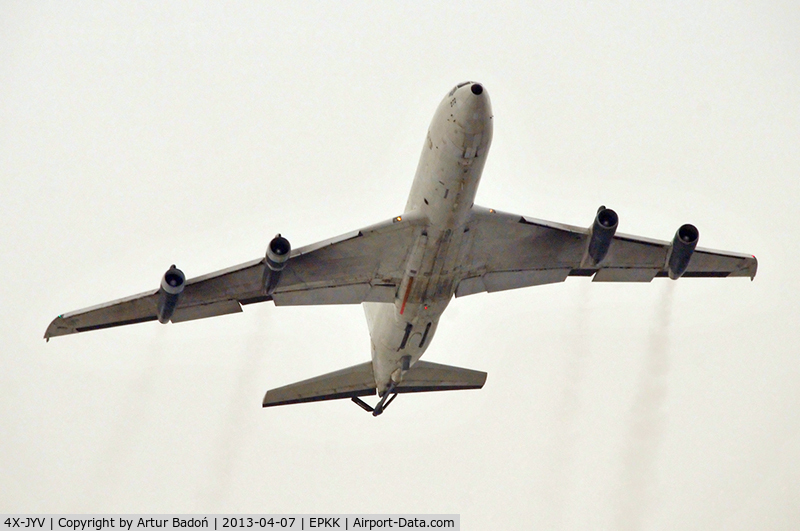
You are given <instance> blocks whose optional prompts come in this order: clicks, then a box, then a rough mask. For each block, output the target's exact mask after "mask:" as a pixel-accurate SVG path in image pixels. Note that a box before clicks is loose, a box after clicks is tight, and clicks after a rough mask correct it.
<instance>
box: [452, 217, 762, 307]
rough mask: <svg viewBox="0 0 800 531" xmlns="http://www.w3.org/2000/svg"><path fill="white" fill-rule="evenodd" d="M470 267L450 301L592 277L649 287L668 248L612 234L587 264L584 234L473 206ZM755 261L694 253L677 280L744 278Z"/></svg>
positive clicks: (744, 256)
mask: <svg viewBox="0 0 800 531" xmlns="http://www.w3.org/2000/svg"><path fill="white" fill-rule="evenodd" d="M468 227H469V234H470V238H471V240H472V243H471V245H472V247H471V264H470V265H469V266H468V267H467V270H466V271H465V273H464V275H463V277H462V280H461V281H460V282H459V284H458V287H457V288H456V296H457V297H461V296H464V295H471V294H473V293H481V292H484V291H487V292H494V291H502V290H507V289H514V288H522V287H526V286H536V285H540V284H549V283H553V282H563V281H564V280H566V278H567V277H568V276H585V277H588V276H593V277H594V278H593V279H592V280H594V281H600V282H604V281H605V282H650V281H651V280H653V278H655V277H663V276H668V271H667V260H668V258H669V253H670V249H671V243H670V242H667V241H661V240H653V239H648V238H641V237H638V236H629V235H625V234H616V235H615V236H614V238H613V240H612V241H611V246H610V247H609V250H608V254H607V255H606V257H605V258H604V259H603V260H602V261H601V262H600V263H599V264H597V265H587V263H586V260H585V253H586V250H587V248H588V244H589V238H590V231H589V229H587V228H582V227H575V226H572V225H565V224H561V223H553V222H550V221H543V220H539V219H533V218H529V217H526V216H520V215H516V214H507V213H503V212H497V211H494V210H489V209H485V208H483V207H478V206H475V207H473V215H472V218H471V221H470V222H469V224H468ZM757 268H758V262H757V261H756V258H755V257H754V256H752V255H748V254H738V253H730V252H724V251H713V250H710V249H702V248H697V249H695V251H694V254H693V255H692V257H691V260H690V261H689V265H688V268H687V269H686V272H685V273H684V274H683V277H743V276H744V277H750V279H753V278H754V277H755V275H756V269H757Z"/></svg>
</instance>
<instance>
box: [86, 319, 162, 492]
mask: <svg viewBox="0 0 800 531" xmlns="http://www.w3.org/2000/svg"><path fill="white" fill-rule="evenodd" d="M166 339H167V330H165V329H164V327H163V326H157V327H155V329H154V331H153V334H152V335H151V336H150V339H149V341H148V348H147V354H146V356H147V358H146V360H145V361H144V363H142V364H141V365H140V366H139V367H140V371H139V372H138V374H136V375H135V376H134V378H132V379H131V381H130V384H129V385H128V386H126V389H125V393H124V395H123V398H122V400H124V404H123V405H122V407H120V408H119V411H118V415H117V416H116V418H115V422H114V424H113V426H112V427H111V429H110V430H109V435H108V442H107V443H106V446H105V448H104V450H103V451H101V452H98V459H97V460H96V462H95V466H96V470H95V473H94V476H95V477H96V478H97V479H96V481H95V482H94V483H93V487H94V490H95V492H94V493H93V494H92V495H91V496H88V497H87V498H83V499H91V498H94V499H95V500H97V499H98V498H101V499H102V498H104V499H105V501H104V502H103V505H104V506H106V507H114V506H115V503H116V502H117V501H119V499H120V497H121V499H122V500H125V499H127V497H128V496H129V493H128V492H124V491H123V492H120V489H119V486H120V485H127V484H129V483H130V481H128V480H127V478H125V477H124V476H125V471H126V470H127V469H129V466H128V464H129V463H130V461H131V456H132V455H135V454H136V451H135V450H136V447H137V446H138V444H139V443H140V442H141V440H142V432H141V430H142V427H143V426H148V425H150V424H151V421H152V419H153V415H152V408H153V405H152V404H153V400H154V397H153V395H154V392H155V389H154V385H153V384H154V382H155V380H156V379H157V378H158V377H159V376H160V373H161V372H162V371H161V370H160V369H159V367H160V364H161V363H162V362H163V358H164V353H165V348H164V343H165V341H166ZM143 354H144V353H143ZM134 355H135V354H134Z"/></svg>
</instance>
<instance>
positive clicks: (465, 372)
mask: <svg viewBox="0 0 800 531" xmlns="http://www.w3.org/2000/svg"><path fill="white" fill-rule="evenodd" d="M484 383H486V373H485V372H481V371H473V370H471V369H462V368H461V367H452V366H450V365H442V364H440V363H431V362H429V361H418V362H417V363H415V364H414V365H413V366H412V367H411V369H410V370H409V371H408V372H407V373H406V374H405V376H404V377H403V381H402V382H401V383H400V384H398V385H397V386H396V387H395V388H394V391H395V392H396V393H422V392H425V391H456V390H459V389H480V388H481V387H483V384H484Z"/></svg>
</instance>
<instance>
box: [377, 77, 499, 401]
mask: <svg viewBox="0 0 800 531" xmlns="http://www.w3.org/2000/svg"><path fill="white" fill-rule="evenodd" d="M491 142H492V106H491V103H490V101H489V95H488V94H487V92H486V90H484V89H483V87H482V86H481V85H479V84H477V83H463V84H461V85H459V86H458V87H456V88H454V89H453V90H452V91H450V93H449V94H448V95H447V96H446V97H445V98H444V99H443V100H442V102H441V103H440V104H439V107H438V108H437V109H436V114H434V116H433V120H432V121H431V125H430V128H429V129H428V134H427V136H426V138H425V144H424V146H423V148H422V155H421V156H420V159H419V166H418V167H417V173H416V176H415V177H414V184H413V185H412V187H411V193H410V194H409V196H408V203H407V204H406V208H405V213H404V214H403V216H404V217H407V216H414V217H418V218H420V219H422V220H423V223H424V225H425V230H423V232H422V235H421V236H420V237H419V239H418V240H417V242H416V243H415V244H414V247H413V248H412V251H411V252H410V254H409V258H408V262H407V264H406V268H405V275H404V278H403V281H402V283H401V285H400V289H399V290H398V291H397V295H396V298H395V303H394V304H386V303H364V311H365V313H366V315H367V323H368V325H369V332H370V338H371V342H372V365H373V372H374V374H375V383H376V384H377V386H378V392H379V393H381V394H382V393H384V391H385V390H386V389H387V388H388V387H389V385H390V382H391V380H394V381H395V382H399V381H400V380H401V379H402V376H403V371H402V368H403V364H404V358H405V361H406V363H407V364H408V366H410V365H413V364H414V363H416V361H417V360H419V358H420V357H421V356H422V354H423V353H424V352H425V350H426V349H427V348H428V345H429V344H430V342H431V339H432V338H433V335H434V333H435V332H436V326H437V324H438V322H439V317H440V316H441V315H442V312H444V310H445V308H447V305H448V303H449V302H450V299H451V298H452V297H453V293H454V292H455V288H456V286H457V285H458V282H459V281H460V280H461V274H462V270H461V264H462V263H463V262H464V260H463V256H464V253H465V252H467V250H468V249H467V246H468V242H469V238H468V237H465V234H467V233H466V232H465V231H468V227H467V222H468V221H469V215H470V211H471V208H472V205H473V202H474V199H475V193H476V191H477V189H478V183H479V182H480V178H481V173H482V172H483V166H484V164H485V162H486V155H487V153H488V151H489V146H490V145H491Z"/></svg>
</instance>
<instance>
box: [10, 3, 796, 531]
mask: <svg viewBox="0 0 800 531" xmlns="http://www.w3.org/2000/svg"><path fill="white" fill-rule="evenodd" d="M522 4H525V3H521V4H520V5H518V4H517V3H514V2H508V3H506V4H502V5H501V4H498V3H486V4H477V3H464V2H448V3H429V5H425V6H422V5H419V6H409V5H407V4H406V3H383V4H381V5H380V6H375V5H373V4H371V3H361V4H350V5H342V4H333V3H330V4H321V3H313V4H312V3H302V4H289V3H287V4H286V5H283V6H278V5H277V3H276V5H269V4H268V5H264V4H263V3H261V2H254V3H238V4H235V5H209V6H205V7H201V6H198V5H195V4H193V3H168V5H166V6H164V5H161V4H158V5H157V6H156V5H155V4H153V5H151V6H136V5H127V4H122V5H108V4H107V3H95V4H92V3H83V4H75V3H69V4H66V3H44V2H42V3H36V4H34V3H30V2H4V3H3V4H2V6H0V50H2V53H0V172H2V173H0V175H2V179H0V204H2V212H3V214H4V217H5V222H4V223H3V224H2V229H0V246H1V247H2V249H3V250H4V252H3V253H2V255H0V267H1V268H2V271H3V280H2V282H0V300H2V301H3V303H2V304H3V318H2V319H0V337H1V338H2V340H3V343H4V344H5V348H4V349H3V350H2V353H1V354H0V356H2V367H3V369H2V371H0V433H1V434H2V436H0V465H2V466H1V470H2V473H0V491H2V493H3V494H2V495H0V511H3V512H6V513H8V512H33V513H52V512H71V513H77V512H95V513H102V512H105V513H113V512H201V511H202V512H270V511H272V512H299V513H303V512H309V513H314V512H317V513H325V512H356V513H357V512H364V513H381V512H383V513H420V512H454V513H460V514H461V515H462V520H461V521H462V524H463V526H464V528H465V529H489V528H494V529H532V528H536V529H552V528H557V529H558V528H560V529H579V528H580V529H587V528H591V529H602V528H620V529H708V528H725V529H753V528H759V529H796V528H797V527H798V525H800V509H799V507H800V504H798V503H797V500H799V499H800V483H798V477H800V416H798V415H797V411H798V406H800V387H798V385H797V382H798V379H799V378H800V359H798V346H797V345H798V344H800V332H798V318H800V308H798V302H797V300H798V294H799V293H800V290H799V289H798V287H800V286H799V282H798V277H797V274H796V271H795V270H796V266H797V264H798V263H800V245H798V243H799V240H800V239H799V238H798V226H799V225H800V223H799V222H800V215H799V214H798V208H797V204H798V201H800V179H799V178H798V175H800V149H798V146H800V90H798V86H800V36H799V35H800V33H798V31H797V30H798V28H800V8H798V7H797V5H796V4H795V3H791V2H784V3H778V2H764V3H758V2H752V3H742V2H738V3H734V4H733V5H731V3H727V2H726V3H704V4H703V6H698V5H696V4H697V3H696V2H687V3H672V4H670V5H664V3H662V2H648V3H641V2H640V3H637V4H636V6H634V7H630V6H624V5H616V6H609V5H607V3H594V2H574V3H566V2H557V3H547V4H542V5H539V6H534V7H527V6H523V5H522ZM468 79H469V80H477V81H481V82H482V83H484V85H485V87H486V89H487V90H488V91H489V93H490V94H491V97H492V104H493V108H494V115H495V118H494V120H495V123H494V141H493V145H492V149H491V152H490V154H489V159H488V162H487V165H486V170H485V172H484V175H483V180H482V183H481V188H480V190H479V191H478V198H477V201H478V203H479V204H482V205H485V206H488V207H494V208H498V209H501V210H504V211H509V212H518V213H520V214H525V215H529V216H534V217H539V218H543V219H550V220H555V221H562V222H566V223H571V224H577V225H586V226H588V225H589V224H590V223H591V220H592V216H593V214H594V212H595V210H596V208H597V207H598V206H599V205H600V204H605V205H607V206H609V207H612V208H614V209H615V210H616V211H617V212H618V213H619V215H620V225H621V227H620V230H621V231H622V232H627V233H632V234H638V235H643V236H650V237H654V238H660V239H669V238H671V236H672V235H673V234H674V232H675V230H676V229H677V227H678V226H679V225H680V224H681V223H685V222H691V223H694V224H695V225H697V226H698V228H699V229H700V245H701V246H704V247H711V248H717V249H726V250H732V251H740V252H750V253H753V254H755V255H756V256H757V257H758V258H759V265H760V268H759V273H758V276H757V278H756V280H755V281H754V282H752V283H751V282H749V281H747V280H745V279H730V280H714V279H709V280H698V279H686V280H682V281H679V282H677V283H675V284H674V285H673V286H668V285H667V282H668V281H665V280H663V279H657V280H656V281H654V282H652V283H651V284H647V285H598V284H591V283H589V282H587V281H586V280H585V279H569V280H568V281H567V282H565V283H563V284H560V285H553V286H544V287H539V288H529V289H524V290H517V291H514V292H507V293H500V294H492V295H486V294H483V295H475V296H471V297H465V298H463V299H459V300H456V301H454V302H453V303H452V304H451V306H450V307H449V308H448V310H447V312H445V314H444V316H443V318H442V322H441V325H440V327H439V332H438V333H437V336H436V338H435V340H434V342H433V344H432V346H431V347H430V349H429V350H428V352H427V353H426V355H425V359H427V360H430V361H435V362H442V363H448V364H454V365H459V366H464V367H469V368H474V369H480V370H485V371H487V372H488V373H489V377H488V380H487V383H486V386H485V387H484V389H483V390H481V391H477V392H470V391H465V392H453V393H437V394H423V395H418V396H402V397H399V398H398V400H397V401H396V402H395V403H394V404H393V405H392V407H391V408H390V409H389V410H388V411H387V413H386V414H385V415H383V416H382V417H380V418H378V419H374V418H372V417H371V416H369V415H366V414H364V412H363V411H361V410H360V409H358V408H357V407H355V406H354V405H353V404H350V403H349V402H346V401H341V402H329V403H323V404H310V405H299V406H294V407H285V408H275V409H272V410H262V409H261V407H260V402H261V398H262V397H263V394H264V392H265V391H266V389H268V388H272V387H276V386H279V385H283V384H287V383H291V382H294V381H297V380H301V379H304V378H308V377H311V376H315V375H318V374H322V373H325V372H328V371H332V370H336V369H339V368H343V367H346V366H349V365H353V364H356V363H360V362H363V361H366V360H367V359H368V357H369V340H368V335H367V328H366V324H365V322H364V316H363V312H362V310H361V308H360V307H357V306H354V307H330V308H302V307H298V308H275V307H274V306H272V305H271V304H263V305H256V306H248V307H247V308H246V309H245V312H244V313H243V314H240V315H234V316H225V317H221V318H217V319H211V320H202V321H196V322H190V323H185V324H180V325H168V326H159V325H156V324H152V323H149V324H142V325H136V326H131V327H127V328H121V329H112V330H105V331H98V332H94V333H90V334H81V335H77V336H72V337H65V338H56V339H54V340H53V341H51V342H50V343H48V344H45V342H44V341H43V340H42V339H41V337H42V334H43V333H44V330H45V328H46V326H47V324H48V323H49V322H50V320H51V319H52V318H53V317H55V316H56V315H57V314H58V313H62V312H66V311H70V310H74V309H78V308H82V307H85V306H89V305H93V304H96V303H100V302H104V301H107V300H111V299H115V298H118V297H122V296H125V295H129V294H133V293H138V292H141V291H144V290H146V289H151V288H155V287H157V285H158V282H159V280H160V276H161V275H162V274H163V272H164V271H165V270H166V268H167V267H168V266H169V265H170V264H172V263H175V264H177V265H178V266H179V267H181V268H182V269H183V270H184V271H185V272H186V274H187V275H188V276H190V277H191V276H197V275H200V274H203V273H206V272H209V271H213V270H216V269H220V268H223V267H226V266H229V265H232V264H234V263H239V262H244V261H247V260H250V259H252V258H256V257H259V256H262V255H263V253H264V251H265V248H266V245H267V243H268V241H269V239H270V238H271V237H272V236H273V235H274V234H275V233H276V232H281V233H282V234H284V235H285V236H287V237H288V238H289V239H290V240H291V242H292V244H293V245H294V246H301V245H304V244H308V243H312V242H314V241H317V240H320V239H323V238H327V237H330V236H333V235H336V234H340V233H344V232H347V231H350V230H353V229H356V228H359V227H362V226H365V225H369V224H371V223H374V222H377V221H380V220H382V219H386V218H389V217H391V216H394V215H397V214H399V213H401V209H402V207H403V205H404V204H405V200H406V196H407V193H408V190H409V188H410V185H411V179H412V177H413V173H414V170H415V168H416V164H417V157H418V155H419V153H420V150H421V148H422V143H423V139H424V136H425V130H426V128H427V126H428V123H429V121H430V119H431V117H432V115H433V111H434V109H435V108H436V105H437V104H438V103H439V101H440V99H441V98H442V97H443V96H444V94H445V93H446V92H447V91H448V90H449V89H450V88H451V87H452V86H453V85H455V84H456V83H457V82H460V81H464V80H468Z"/></svg>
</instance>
